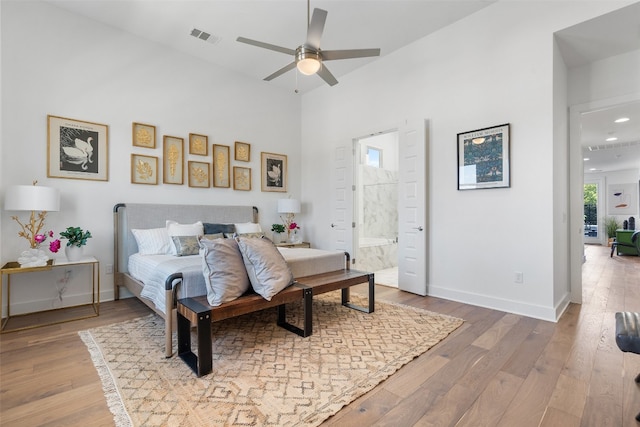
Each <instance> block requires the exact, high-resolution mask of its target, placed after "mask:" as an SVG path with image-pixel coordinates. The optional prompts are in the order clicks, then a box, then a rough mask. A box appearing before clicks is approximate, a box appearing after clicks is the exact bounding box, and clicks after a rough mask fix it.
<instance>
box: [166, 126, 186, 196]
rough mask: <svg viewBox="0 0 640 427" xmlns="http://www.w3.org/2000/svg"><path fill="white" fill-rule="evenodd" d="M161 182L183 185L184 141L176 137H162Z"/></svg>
mask: <svg viewBox="0 0 640 427" xmlns="http://www.w3.org/2000/svg"><path fill="white" fill-rule="evenodd" d="M163 143H164V146H163V153H164V158H163V159H162V182H164V183H165V184H177V185H182V184H183V183H184V139H183V138H178V137H177V136H167V135H165V136H164V137H163Z"/></svg>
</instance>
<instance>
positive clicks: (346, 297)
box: [342, 273, 376, 313]
mask: <svg viewBox="0 0 640 427" xmlns="http://www.w3.org/2000/svg"><path fill="white" fill-rule="evenodd" d="M350 290H351V288H342V305H344V306H345V307H349V308H352V309H354V310H358V311H362V312H363V313H373V312H374V310H375V306H376V302H375V280H374V275H373V273H370V274H369V306H368V307H366V308H365V307H361V306H359V305H355V304H351V302H350V301H351V293H350Z"/></svg>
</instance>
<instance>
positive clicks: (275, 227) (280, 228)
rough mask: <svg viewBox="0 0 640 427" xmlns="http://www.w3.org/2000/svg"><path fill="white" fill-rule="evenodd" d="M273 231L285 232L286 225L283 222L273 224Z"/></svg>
mask: <svg viewBox="0 0 640 427" xmlns="http://www.w3.org/2000/svg"><path fill="white" fill-rule="evenodd" d="M271 231H273V232H274V233H284V225H282V224H273V225H272V226H271Z"/></svg>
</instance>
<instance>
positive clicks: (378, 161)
mask: <svg viewBox="0 0 640 427" xmlns="http://www.w3.org/2000/svg"><path fill="white" fill-rule="evenodd" d="M367 165H368V166H373V167H374V168H381V167H382V150H381V149H380V148H375V147H367Z"/></svg>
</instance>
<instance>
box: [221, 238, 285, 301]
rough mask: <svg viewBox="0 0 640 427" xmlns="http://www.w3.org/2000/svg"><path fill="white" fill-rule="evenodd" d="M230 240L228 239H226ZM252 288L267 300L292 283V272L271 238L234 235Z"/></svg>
mask: <svg viewBox="0 0 640 427" xmlns="http://www.w3.org/2000/svg"><path fill="white" fill-rule="evenodd" d="M226 240H230V239H226ZM235 240H236V241H237V242H238V247H239V248H240V252H241V253H242V260H243V261H244V266H245V268H246V269H247V274H248V275H249V281H251V286H252V287H253V290H254V291H255V292H256V293H257V294H258V295H261V296H262V297H263V298H264V299H266V300H267V301H271V298H272V297H273V296H274V295H275V294H277V293H278V292H280V291H281V290H283V289H284V288H286V287H287V286H289V285H290V284H292V283H293V274H291V270H290V269H289V266H288V265H287V262H286V261H285V260H284V257H283V256H282V254H281V253H280V251H279V250H278V248H276V247H275V246H274V244H273V243H272V242H271V240H269V239H267V238H265V237H263V238H261V239H255V238H246V237H236V239H235Z"/></svg>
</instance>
